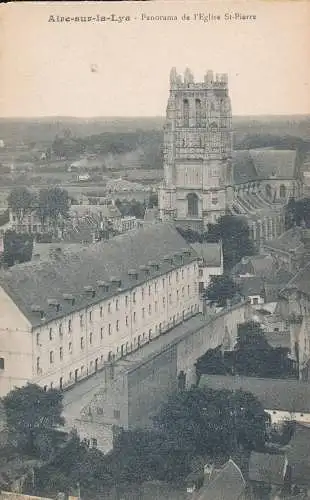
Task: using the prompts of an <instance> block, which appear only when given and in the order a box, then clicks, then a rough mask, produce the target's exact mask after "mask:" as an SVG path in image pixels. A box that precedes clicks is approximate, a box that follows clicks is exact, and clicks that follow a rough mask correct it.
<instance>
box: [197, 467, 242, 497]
mask: <svg viewBox="0 0 310 500" xmlns="http://www.w3.org/2000/svg"><path fill="white" fill-rule="evenodd" d="M245 488H246V483H245V480H244V477H243V475H242V472H241V470H240V469H239V467H238V466H237V465H236V464H235V462H234V461H233V460H231V459H230V460H228V462H227V463H226V464H225V465H224V467H223V468H222V470H221V471H219V472H218V474H217V475H216V476H215V478H214V479H213V480H211V481H210V482H209V483H207V484H205V485H204V486H203V487H202V488H201V489H200V491H199V493H198V495H197V500H238V499H240V498H241V497H242V495H243V494H244V492H245Z"/></svg>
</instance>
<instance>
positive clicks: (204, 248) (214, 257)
mask: <svg viewBox="0 0 310 500" xmlns="http://www.w3.org/2000/svg"><path fill="white" fill-rule="evenodd" d="M191 247H192V248H193V249H194V250H195V252H196V253H197V254H198V255H199V257H200V258H201V259H203V260H204V264H205V266H207V267H220V266H221V264H222V245H221V243H199V242H197V243H191Z"/></svg>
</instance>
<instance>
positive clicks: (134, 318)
mask: <svg viewBox="0 0 310 500" xmlns="http://www.w3.org/2000/svg"><path fill="white" fill-rule="evenodd" d="M136 316H137V315H136V313H135V312H134V313H133V320H134V321H136Z"/></svg>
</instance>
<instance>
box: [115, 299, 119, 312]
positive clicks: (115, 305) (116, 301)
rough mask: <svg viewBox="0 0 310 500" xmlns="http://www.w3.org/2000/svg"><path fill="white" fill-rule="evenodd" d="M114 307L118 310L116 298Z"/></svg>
mask: <svg viewBox="0 0 310 500" xmlns="http://www.w3.org/2000/svg"><path fill="white" fill-rule="evenodd" d="M115 308H116V310H117V311H118V300H117V299H116V303H115Z"/></svg>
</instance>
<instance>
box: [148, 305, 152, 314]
mask: <svg viewBox="0 0 310 500" xmlns="http://www.w3.org/2000/svg"><path fill="white" fill-rule="evenodd" d="M149 314H152V306H151V304H149Z"/></svg>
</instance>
